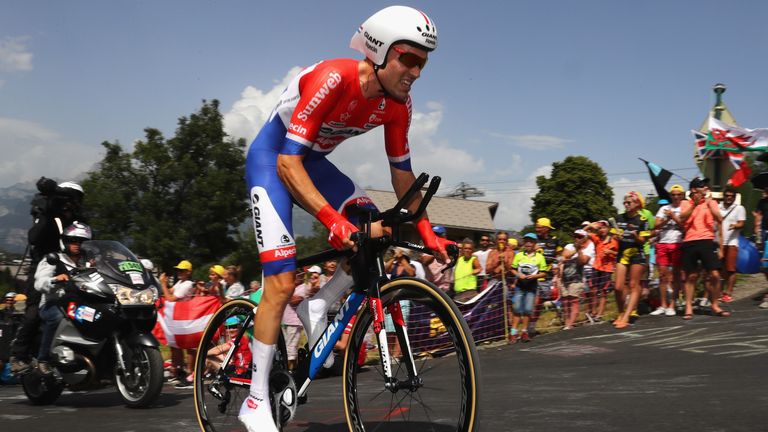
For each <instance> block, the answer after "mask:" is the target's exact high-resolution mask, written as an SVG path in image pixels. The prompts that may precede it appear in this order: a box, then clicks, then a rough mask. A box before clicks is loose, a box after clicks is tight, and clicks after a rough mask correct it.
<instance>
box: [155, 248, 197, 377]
mask: <svg viewBox="0 0 768 432" xmlns="http://www.w3.org/2000/svg"><path fill="white" fill-rule="evenodd" d="M174 268H175V269H176V283H175V284H173V286H172V287H171V288H168V275H166V274H165V273H161V274H160V278H159V280H160V288H161V289H162V290H163V298H165V301H170V302H176V301H187V300H189V299H190V298H192V296H193V295H194V294H195V285H194V283H193V282H192V281H191V280H190V279H189V278H190V276H192V263H191V262H189V261H187V260H183V261H181V262H179V263H178V264H177V265H176V266H175V267H174ZM170 349H171V375H172V378H171V380H170V381H171V382H176V385H177V386H178V388H192V381H191V379H190V378H189V377H191V374H192V371H193V370H194V367H193V365H194V360H195V358H194V355H193V354H192V353H191V352H190V353H187V361H186V366H185V362H184V350H183V349H181V348H174V347H170ZM185 368H186V371H185ZM188 374H189V375H188Z"/></svg>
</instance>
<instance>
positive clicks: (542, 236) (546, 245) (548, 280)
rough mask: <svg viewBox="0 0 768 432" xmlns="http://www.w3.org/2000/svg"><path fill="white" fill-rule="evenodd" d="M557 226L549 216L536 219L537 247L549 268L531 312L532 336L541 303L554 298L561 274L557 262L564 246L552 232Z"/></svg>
mask: <svg viewBox="0 0 768 432" xmlns="http://www.w3.org/2000/svg"><path fill="white" fill-rule="evenodd" d="M554 229H555V228H554V227H553V226H552V221H550V220H549V218H545V217H542V218H538V219H537V220H536V225H535V230H536V236H537V238H538V244H537V247H538V248H539V250H540V251H541V253H542V255H544V259H545V260H546V261H547V266H548V267H547V268H546V269H544V270H545V271H544V273H545V275H544V277H543V278H542V279H541V280H539V283H538V287H537V289H536V302H535V303H534V308H533V313H532V314H531V320H530V322H529V324H528V333H529V334H530V336H534V335H535V334H536V321H538V319H539V313H540V312H541V307H540V305H541V303H542V302H543V301H545V300H550V299H552V297H553V296H552V286H553V281H554V278H555V277H558V276H559V275H558V274H557V272H556V269H555V265H556V263H557V257H558V256H559V255H560V253H561V252H562V251H563V247H562V246H561V245H560V239H558V238H557V237H556V236H554V235H553V234H552V231H553V230H554Z"/></svg>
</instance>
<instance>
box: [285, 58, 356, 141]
mask: <svg viewBox="0 0 768 432" xmlns="http://www.w3.org/2000/svg"><path fill="white" fill-rule="evenodd" d="M343 81H344V80H343V79H342V74H341V72H340V71H339V70H336V69H335V68H330V67H327V68H323V67H320V66H318V68H317V69H315V70H313V71H312V72H310V73H308V74H306V75H305V76H304V77H302V78H301V81H300V82H299V94H300V96H299V102H298V103H297V104H296V109H295V110H294V111H293V114H292V115H291V121H290V123H289V124H288V131H287V133H286V135H285V142H284V143H283V146H282V148H281V149H280V154H287V155H303V154H306V153H307V152H308V151H309V150H310V149H311V148H312V143H313V141H314V140H315V138H316V137H317V134H318V132H319V131H320V126H322V124H323V118H324V117H325V116H326V114H328V113H329V112H330V111H331V110H333V108H334V106H335V105H336V103H337V102H338V101H339V99H341V97H342V95H343V94H344V85H345V83H344V82H343Z"/></svg>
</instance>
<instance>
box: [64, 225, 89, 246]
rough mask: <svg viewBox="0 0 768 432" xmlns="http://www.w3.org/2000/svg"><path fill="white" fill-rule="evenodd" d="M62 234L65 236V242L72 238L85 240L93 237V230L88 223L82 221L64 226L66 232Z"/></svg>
mask: <svg viewBox="0 0 768 432" xmlns="http://www.w3.org/2000/svg"><path fill="white" fill-rule="evenodd" d="M61 236H62V237H63V238H64V241H65V242H66V241H67V240H70V239H80V240H83V241H85V240H90V239H92V238H93V232H92V231H91V227H89V226H88V225H86V224H84V223H82V222H75V223H73V224H72V225H70V226H68V227H66V228H64V233H63V234H62V235H61Z"/></svg>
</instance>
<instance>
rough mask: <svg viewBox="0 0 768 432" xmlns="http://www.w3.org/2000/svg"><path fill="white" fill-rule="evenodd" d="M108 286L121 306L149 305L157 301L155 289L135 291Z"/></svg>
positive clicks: (124, 287)
mask: <svg viewBox="0 0 768 432" xmlns="http://www.w3.org/2000/svg"><path fill="white" fill-rule="evenodd" d="M109 286H110V287H112V290H113V291H114V292H115V296H116V297H117V301H118V302H120V304H121V305H151V304H154V303H155V301H156V300H157V289H156V288H155V287H150V288H147V289H143V290H137V289H133V288H128V287H126V286H122V285H117V284H110V285H109Z"/></svg>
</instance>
